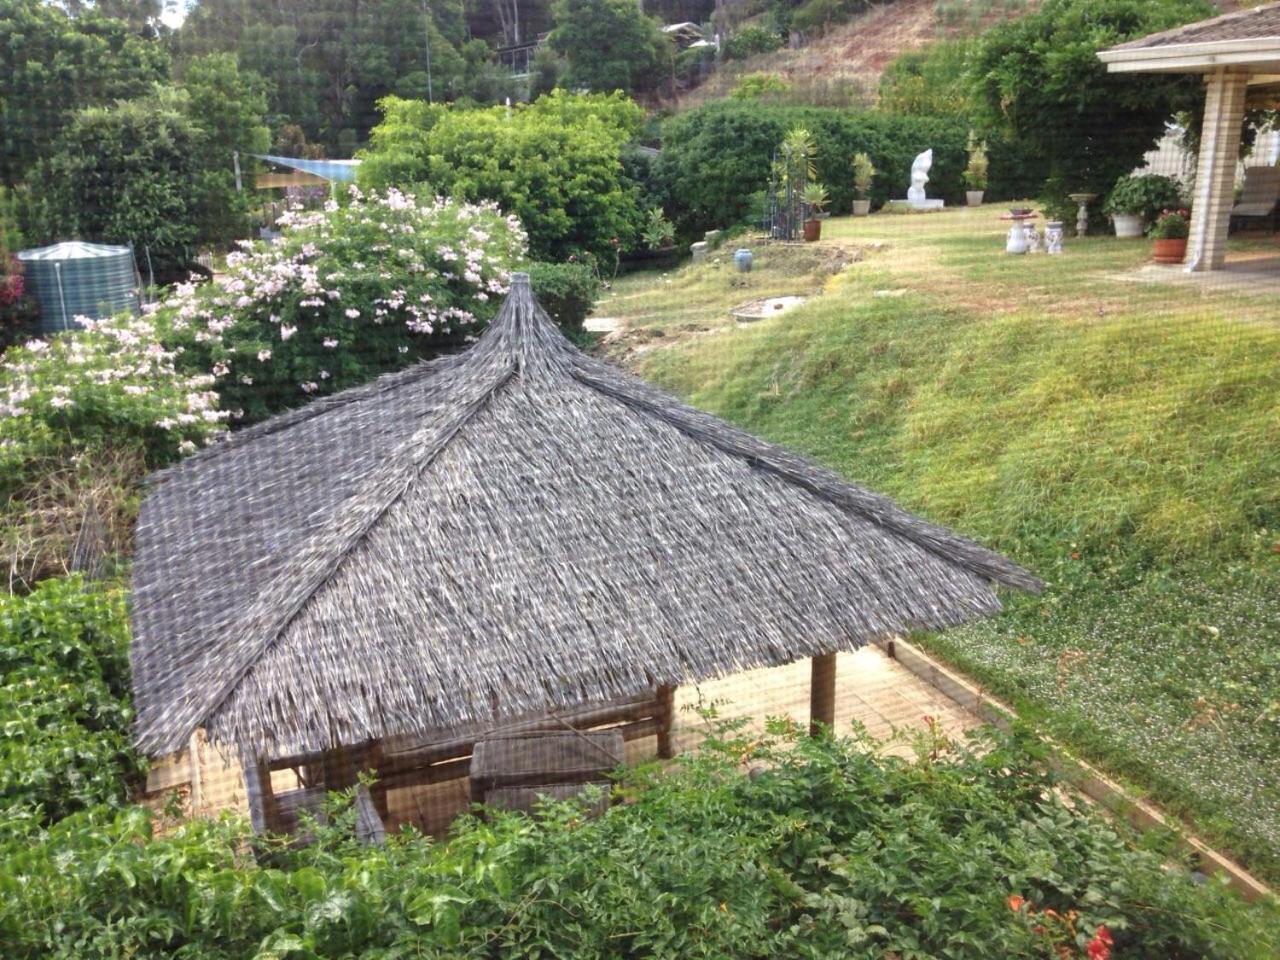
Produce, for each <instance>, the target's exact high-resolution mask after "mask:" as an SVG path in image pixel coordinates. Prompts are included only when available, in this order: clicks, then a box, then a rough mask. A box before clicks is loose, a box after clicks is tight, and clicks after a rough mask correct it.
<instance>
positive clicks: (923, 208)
mask: <svg viewBox="0 0 1280 960" xmlns="http://www.w3.org/2000/svg"><path fill="white" fill-rule="evenodd" d="M886 206H887V207H889V209H890V210H913V211H917V212H919V213H929V212H931V211H934V210H941V209H942V208H943V207H944V206H945V203H944V202H943V201H942V200H890V201H889V202H888V203H887V204H886Z"/></svg>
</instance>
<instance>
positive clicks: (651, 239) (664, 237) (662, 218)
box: [641, 207, 676, 253]
mask: <svg viewBox="0 0 1280 960" xmlns="http://www.w3.org/2000/svg"><path fill="white" fill-rule="evenodd" d="M641 238H642V239H643V240H644V245H645V246H646V247H647V248H648V249H649V250H651V251H653V252H654V253H659V252H662V251H665V250H669V249H671V248H672V247H673V246H675V242H676V228H675V225H674V224H672V222H671V221H670V220H668V219H667V215H666V214H665V213H664V212H663V210H662V208H661V207H654V208H652V209H651V210H649V212H648V213H647V214H645V224H644V230H642V231H641Z"/></svg>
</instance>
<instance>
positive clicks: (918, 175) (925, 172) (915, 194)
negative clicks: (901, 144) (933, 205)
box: [907, 147, 933, 206]
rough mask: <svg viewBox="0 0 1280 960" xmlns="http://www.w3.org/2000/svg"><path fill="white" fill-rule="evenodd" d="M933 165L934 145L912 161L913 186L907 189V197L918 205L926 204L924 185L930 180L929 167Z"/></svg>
mask: <svg viewBox="0 0 1280 960" xmlns="http://www.w3.org/2000/svg"><path fill="white" fill-rule="evenodd" d="M932 166H933V148H932V147H930V148H929V149H928V150H926V151H925V152H924V153H922V154H920V156H918V157H916V158H915V159H914V160H912V161H911V186H910V188H909V189H908V190H907V199H908V200H910V201H911V202H912V203H913V204H915V205H917V206H923V205H924V202H925V195H924V185H925V184H926V183H928V182H929V168H930V167H932Z"/></svg>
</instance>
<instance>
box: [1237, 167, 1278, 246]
mask: <svg viewBox="0 0 1280 960" xmlns="http://www.w3.org/2000/svg"><path fill="white" fill-rule="evenodd" d="M1277 208H1280V167H1245V168H1244V189H1243V190H1242V191H1241V193H1240V202H1239V203H1237V204H1236V205H1235V206H1234V207H1232V208H1231V225H1232V226H1234V227H1238V226H1240V225H1241V224H1242V223H1243V222H1244V221H1246V220H1269V221H1270V223H1271V232H1272V233H1274V232H1275V229H1276V214H1277Z"/></svg>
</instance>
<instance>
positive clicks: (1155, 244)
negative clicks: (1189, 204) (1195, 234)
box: [1150, 207, 1191, 263]
mask: <svg viewBox="0 0 1280 960" xmlns="http://www.w3.org/2000/svg"><path fill="white" fill-rule="evenodd" d="M1190 216H1191V214H1190V213H1188V211H1187V210H1186V209H1184V208H1181V207H1180V208H1178V209H1177V210H1163V211H1161V213H1160V216H1158V217H1157V218H1156V222H1155V223H1154V224H1152V225H1151V232H1150V236H1151V254H1152V259H1154V260H1155V262H1156V263H1181V262H1182V258H1183V257H1185V256H1186V255H1187V235H1188V234H1189V233H1190V232H1191V223H1190V219H1189V218H1190Z"/></svg>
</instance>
